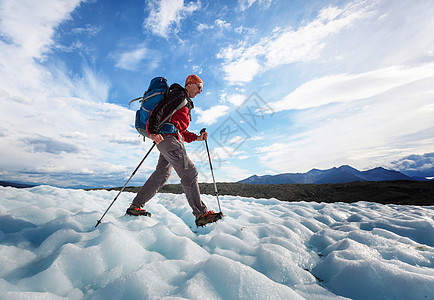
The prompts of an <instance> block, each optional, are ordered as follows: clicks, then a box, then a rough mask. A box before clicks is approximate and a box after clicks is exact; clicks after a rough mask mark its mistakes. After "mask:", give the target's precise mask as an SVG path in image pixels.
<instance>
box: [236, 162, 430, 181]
mask: <svg viewBox="0 0 434 300" xmlns="http://www.w3.org/2000/svg"><path fill="white" fill-rule="evenodd" d="M385 180H416V181H425V180H426V179H425V178H419V177H410V176H407V175H404V174H402V173H400V172H398V171H393V170H387V169H384V168H382V167H378V168H375V169H372V170H368V171H359V170H357V169H355V168H353V167H350V166H347V165H344V166H340V167H339V168H332V169H328V170H318V169H312V170H310V171H309V172H307V173H285V174H279V175H265V176H257V175H253V176H251V177H249V178H246V179H243V180H240V181H238V183H248V184H295V183H315V184H328V183H348V182H356V181H385Z"/></svg>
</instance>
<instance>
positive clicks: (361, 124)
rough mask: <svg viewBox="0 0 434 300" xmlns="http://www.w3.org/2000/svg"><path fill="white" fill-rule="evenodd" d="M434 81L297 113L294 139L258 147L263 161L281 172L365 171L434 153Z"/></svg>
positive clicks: (293, 129)
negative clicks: (347, 167)
mask: <svg viewBox="0 0 434 300" xmlns="http://www.w3.org/2000/svg"><path fill="white" fill-rule="evenodd" d="M433 81H434V74H432V76H431V77H425V78H419V79H418V80H415V81H412V82H408V83H406V84H404V83H403V84H402V85H399V86H395V87H393V88H392V87H391V88H390V89H388V90H387V91H383V92H382V93H379V94H375V95H367V98H365V99H363V98H361V99H359V100H357V101H356V100H354V101H351V102H343V103H336V104H333V105H329V106H321V107H317V108H311V109H309V110H301V111H299V112H295V113H294V114H293V117H292V119H291V122H292V123H293V124H294V125H292V126H291V127H290V128H289V129H288V132H289V133H290V135H288V136H287V137H285V139H283V140H282V139H276V138H275V137H273V138H271V137H270V140H273V141H275V142H274V143H273V144H271V145H269V146H266V147H261V148H259V149H257V152H259V153H261V154H262V155H260V156H259V157H260V159H261V161H262V163H263V165H264V166H266V167H268V168H273V169H274V170H277V171H278V172H291V171H297V172H300V171H302V172H304V171H308V169H310V168H324V169H325V168H330V167H334V166H337V165H342V164H349V165H352V166H354V167H356V168H359V169H367V168H372V167H377V166H381V165H385V164H386V163H387V162H391V161H393V160H397V159H400V158H402V157H403V156H406V155H410V154H412V153H428V152H432V146H433V145H434V138H433V136H434V128H433V122H432V110H431V104H432V99H433V96H434V90H433V87H432V86H431V85H430V82H433ZM331 88H333V87H331ZM324 92H325V93H326V94H327V90H326V89H325V90H324ZM356 92H357V90H356Z"/></svg>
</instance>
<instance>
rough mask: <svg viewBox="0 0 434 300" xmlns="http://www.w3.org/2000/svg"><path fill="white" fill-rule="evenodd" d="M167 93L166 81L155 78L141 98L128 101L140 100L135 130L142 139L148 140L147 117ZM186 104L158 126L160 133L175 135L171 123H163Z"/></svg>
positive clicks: (184, 103) (183, 104) (174, 129)
mask: <svg viewBox="0 0 434 300" xmlns="http://www.w3.org/2000/svg"><path fill="white" fill-rule="evenodd" d="M168 92H169V85H168V84H167V79H166V78H164V77H155V78H153V79H152V80H151V82H150V84H149V87H148V89H147V90H146V92H145V93H144V94H143V96H142V97H139V98H136V99H133V100H131V101H130V103H129V104H131V103H132V102H134V101H137V100H140V103H141V105H140V108H139V109H138V110H137V112H136V121H135V127H136V130H137V131H138V132H139V133H140V134H141V135H143V137H144V138H145V137H147V138H149V135H148V132H147V131H146V124H147V123H148V120H149V117H150V115H151V113H152V111H153V110H154V108H155V107H156V106H157V104H158V103H160V102H161V101H163V100H164V98H165V96H166V95H167V93H168ZM186 104H187V102H186V100H184V102H183V103H182V104H181V105H180V106H179V107H177V108H176V109H175V110H174V111H173V112H172V113H171V114H170V115H169V116H167V117H166V118H165V119H164V120H163V121H162V122H161V124H160V126H159V128H160V130H159V132H160V133H175V132H176V128H175V126H174V125H173V124H171V123H165V122H166V121H167V120H168V119H169V118H170V117H171V116H172V115H173V114H174V113H175V112H176V111H177V110H179V109H180V108H181V107H183V106H185V105H186Z"/></svg>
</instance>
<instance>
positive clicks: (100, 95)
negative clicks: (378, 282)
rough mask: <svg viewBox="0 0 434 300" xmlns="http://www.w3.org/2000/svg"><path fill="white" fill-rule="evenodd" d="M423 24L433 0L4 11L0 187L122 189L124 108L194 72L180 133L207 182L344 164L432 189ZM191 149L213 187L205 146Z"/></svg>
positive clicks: (171, 0) (84, 4)
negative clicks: (411, 174) (196, 90)
mask: <svg viewBox="0 0 434 300" xmlns="http://www.w3.org/2000/svg"><path fill="white" fill-rule="evenodd" d="M433 15H434V3H433V2H432V1H428V0H426V1H421V0H417V1H412V2H411V4H410V3H409V2H408V1H394V0H374V1H277V0H257V1H255V0H244V1H180V0H164V1H155V0H154V1H60V0H57V1H55V0H47V1H43V2H39V1H38V3H36V2H35V1H31V0H28V1H13V0H1V1H0V32H1V36H0V48H1V54H0V76H1V77H0V107H1V110H0V114H1V115H0V180H11V181H25V182H37V183H45V184H51V185H56V186H65V187H72V186H119V185H123V183H124V182H125V180H126V179H127V178H128V177H129V175H130V174H131V172H132V171H133V170H134V168H135V167H136V165H137V164H138V163H139V162H140V160H141V158H142V157H143V155H144V154H145V153H146V151H147V150H148V149H149V147H150V146H151V143H150V142H149V141H147V142H145V143H143V142H142V141H141V138H140V137H139V136H138V134H137V133H136V131H135V129H134V127H133V122H134V114H135V110H136V109H137V104H134V105H132V106H131V107H129V106H128V102H129V100H130V99H132V98H135V97H138V96H140V95H142V94H143V92H144V91H145V90H146V88H147V85H148V83H149V81H150V80H151V79H152V78H153V77H155V76H164V77H166V78H167V79H168V80H169V82H170V83H174V82H178V83H181V84H182V83H183V82H184V80H185V77H186V76H187V75H189V74H192V73H195V74H198V75H199V76H201V78H202V79H203V81H204V90H203V92H202V94H201V95H199V96H197V97H196V98H195V99H194V103H195V109H194V111H193V116H192V117H193V122H192V123H191V126H190V129H191V131H194V132H199V131H200V129H202V128H204V127H206V128H207V129H208V132H209V133H210V139H209V146H210V149H211V155H212V158H213V161H214V169H215V173H216V179H217V181H237V180H241V179H244V178H246V177H248V176H250V175H253V174H258V175H266V174H277V173H286V172H307V171H309V170H310V169H312V168H318V169H327V168H331V167H334V166H340V165H343V164H348V165H351V166H353V167H355V168H358V169H360V170H365V169H369V168H373V167H377V166H383V167H387V168H392V169H397V170H403V171H409V170H410V171H414V170H418V171H425V173H424V174H425V175H426V176H434V174H431V173H432V170H433V165H434V156H433V155H432V152H433V149H434V148H433V146H434V121H433V120H434V118H433V117H434V84H433V82H434V35H433V34H432V28H434V19H433V18H432V16H433ZM187 149H188V152H189V153H190V156H191V158H192V160H193V161H195V163H196V165H197V167H198V169H199V172H200V181H208V182H210V181H211V180H212V179H211V176H210V171H209V167H208V160H207V156H206V150H205V145H204V143H200V142H195V143H192V144H189V145H188V146H187ZM157 157H158V151H157V150H155V151H154V152H153V154H152V155H151V156H150V157H149V158H148V160H147V161H146V162H145V164H144V165H143V166H142V168H141V169H140V171H139V172H138V173H137V175H136V176H135V177H134V179H133V180H132V182H131V183H132V184H135V185H138V184H141V183H142V182H143V181H144V180H145V179H146V178H147V176H149V174H150V173H151V172H152V171H153V169H154V167H155V164H156V160H157ZM430 172H431V173H430ZM178 180H179V179H178V178H177V176H176V175H175V174H174V175H173V176H172V178H171V182H177V181H178Z"/></svg>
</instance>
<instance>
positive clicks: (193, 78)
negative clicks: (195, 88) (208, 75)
mask: <svg viewBox="0 0 434 300" xmlns="http://www.w3.org/2000/svg"><path fill="white" fill-rule="evenodd" d="M190 83H202V84H203V82H202V79H200V77H199V76H197V75H194V74H193V75H188V77H187V79H186V80H185V86H187V85H188V84H190Z"/></svg>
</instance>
